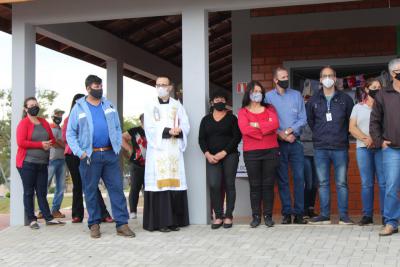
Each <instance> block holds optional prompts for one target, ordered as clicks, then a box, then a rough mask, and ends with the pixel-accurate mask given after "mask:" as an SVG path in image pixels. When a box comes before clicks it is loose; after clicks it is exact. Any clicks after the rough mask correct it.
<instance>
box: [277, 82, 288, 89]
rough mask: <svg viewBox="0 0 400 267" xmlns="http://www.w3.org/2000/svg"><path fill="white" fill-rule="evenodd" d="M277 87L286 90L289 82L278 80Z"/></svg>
mask: <svg viewBox="0 0 400 267" xmlns="http://www.w3.org/2000/svg"><path fill="white" fill-rule="evenodd" d="M278 85H279V87H281V88H283V89H287V88H288V87H289V80H278Z"/></svg>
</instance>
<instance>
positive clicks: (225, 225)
mask: <svg viewBox="0 0 400 267" xmlns="http://www.w3.org/2000/svg"><path fill="white" fill-rule="evenodd" d="M232 226H233V224H232V223H224V228H225V229H229V228H232Z"/></svg>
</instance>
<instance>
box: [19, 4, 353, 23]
mask: <svg viewBox="0 0 400 267" xmlns="http://www.w3.org/2000/svg"><path fill="white" fill-rule="evenodd" d="M53 2H54V0H41V1H32V2H27V3H20V4H18V5H15V6H14V7H15V9H16V10H17V12H18V16H20V18H23V19H24V21H25V22H27V23H32V24H34V25H43V24H57V23H69V22H84V21H98V20H112V19H124V18H140V17H154V16H169V15H177V14H181V13H182V11H183V10H186V9H188V8H198V9H203V10H208V11H209V12H214V11H226V10H242V9H252V8H262V7H278V6H292V5H306V4H316V3H319V4H323V3H331V2H349V0H319V1H317V0H252V1H243V0H192V1H187V0H168V2H167V3H166V1H165V0H151V1H140V2H139V1H132V0H113V1H101V2H100V1H99V0H85V1H82V0H58V1H57V5H56V6H55V5H54V3H53ZM99 2H100V3H101V4H99ZM13 9H14V8H13Z"/></svg>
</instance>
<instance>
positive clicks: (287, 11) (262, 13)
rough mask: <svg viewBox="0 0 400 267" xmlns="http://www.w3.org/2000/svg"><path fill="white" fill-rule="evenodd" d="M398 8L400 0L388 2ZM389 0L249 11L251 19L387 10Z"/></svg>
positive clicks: (368, 0)
mask: <svg viewBox="0 0 400 267" xmlns="http://www.w3.org/2000/svg"><path fill="white" fill-rule="evenodd" d="M397 6H400V0H390V7H397ZM387 7H389V0H367V1H350V2H339V3H328V4H314V5H298V6H288V7H270V8H260V9H253V10H251V16H252V17H269V16H281V15H293V14H306V13H317V12H336V11H347V10H358V9H370V8H387Z"/></svg>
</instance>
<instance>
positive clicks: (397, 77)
mask: <svg viewBox="0 0 400 267" xmlns="http://www.w3.org/2000/svg"><path fill="white" fill-rule="evenodd" d="M395 74H396V76H394V78H395V79H396V80H398V81H400V73H395Z"/></svg>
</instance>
